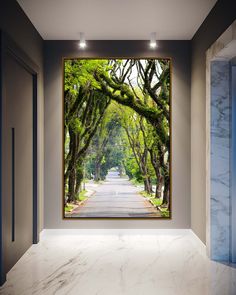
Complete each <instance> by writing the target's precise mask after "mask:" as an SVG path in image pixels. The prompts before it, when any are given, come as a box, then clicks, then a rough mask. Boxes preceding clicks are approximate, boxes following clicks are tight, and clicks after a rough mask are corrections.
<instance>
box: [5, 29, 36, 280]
mask: <svg viewBox="0 0 236 295" xmlns="http://www.w3.org/2000/svg"><path fill="white" fill-rule="evenodd" d="M6 55H10V56H11V57H13V58H14V59H15V60H16V61H17V62H18V63H19V64H20V65H21V66H23V67H24V68H25V69H26V70H27V71H28V72H29V73H30V74H31V75H32V79H33V80H32V85H33V93H32V97H33V102H32V105H33V110H32V114H33V159H32V161H33V191H32V196H33V208H32V212H33V220H32V222H33V232H32V244H37V243H38V242H39V230H38V224H39V221H38V218H39V214H38V213H39V212H38V208H39V206H38V149H37V143H38V110H37V104H38V89H37V84H38V74H39V67H38V66H37V65H36V64H35V63H34V62H33V61H32V60H31V59H30V58H29V57H28V55H27V54H25V52H24V51H22V49H21V48H20V47H19V46H18V45H17V44H15V42H14V41H13V40H12V39H11V38H10V37H9V36H8V35H7V34H6V33H5V32H3V31H0V286H1V285H3V284H4V282H5V281H6V271H5V269H4V236H3V225H4V218H5V214H4V208H3V206H2V201H3V195H2V157H3V155H2V143H3V138H2V128H3V101H4V99H5V90H4V87H5V86H4V85H5V83H4V82H5V81H4V70H5V58H4V57H5V56H6Z"/></svg>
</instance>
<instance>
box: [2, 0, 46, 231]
mask: <svg viewBox="0 0 236 295" xmlns="http://www.w3.org/2000/svg"><path fill="white" fill-rule="evenodd" d="M0 30H2V31H4V32H5V33H7V34H8V35H9V36H10V38H11V39H12V40H13V41H14V42H15V43H16V44H17V46H18V47H20V48H21V49H22V50H23V51H24V52H25V54H26V55H28V57H29V58H30V59H31V60H32V61H33V62H34V64H36V65H37V66H38V67H39V77H38V142H39V145H38V196H39V210H40V212H39V230H41V229H42V228H43V211H42V208H43V157H44V156H43V138H44V136H43V108H44V106H43V102H44V99H43V95H44V94H43V39H42V38H41V36H40V35H39V33H38V32H37V30H36V29H35V28H34V26H33V25H32V23H31V22H30V20H29V19H28V17H27V16H26V15H25V13H24V12H23V10H22V9H21V7H20V6H19V4H18V3H17V2H16V1H15V0H0Z"/></svg>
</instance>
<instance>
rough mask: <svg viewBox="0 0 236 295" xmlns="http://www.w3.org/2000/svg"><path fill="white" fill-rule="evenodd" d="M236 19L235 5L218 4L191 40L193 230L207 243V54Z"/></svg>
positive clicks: (222, 1) (221, 0) (230, 2)
mask: <svg viewBox="0 0 236 295" xmlns="http://www.w3.org/2000/svg"><path fill="white" fill-rule="evenodd" d="M235 18H236V1H235V0H219V1H218V2H217V3H216V5H215V6H214V8H213V9H212V10H211V12H210V13H209V15H208V16H207V18H206V19H205V21H204V22H203V24H202V25H201V27H200V28H199V30H198V31H197V32H196V34H195V36H194V37H193V39H192V72H191V228H192V229H193V231H194V232H195V233H196V234H197V235H198V237H199V238H200V239H201V240H202V241H203V242H204V243H205V241H206V194H205V188H206V101H205V99H206V51H207V49H208V48H209V47H210V46H211V45H212V44H213V43H214V42H215V41H216V40H217V39H218V37H219V36H220V35H221V34H222V33H223V32H224V31H225V30H226V29H227V28H228V27H229V25H230V24H231V23H232V22H233V21H234V20H235Z"/></svg>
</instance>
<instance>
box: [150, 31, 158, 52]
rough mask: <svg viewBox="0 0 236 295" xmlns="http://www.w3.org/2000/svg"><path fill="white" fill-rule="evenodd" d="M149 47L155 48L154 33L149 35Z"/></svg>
mask: <svg viewBox="0 0 236 295" xmlns="http://www.w3.org/2000/svg"><path fill="white" fill-rule="evenodd" d="M150 47H151V48H152V49H155V48H156V47H157V41H156V32H153V33H151V38H150Z"/></svg>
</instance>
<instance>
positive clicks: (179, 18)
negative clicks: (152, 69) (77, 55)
mask: <svg viewBox="0 0 236 295" xmlns="http://www.w3.org/2000/svg"><path fill="white" fill-rule="evenodd" d="M17 1H18V2H19V4H20V5H21V7H22V8H23V10H24V11H25V13H26V14H27V15H28V17H29V19H30V20H31V22H32V23H33V24H34V26H35V27H36V29H37V30H38V31H39V33H40V34H41V36H42V37H43V38H44V39H46V40H74V39H75V40H76V39H78V38H79V32H84V33H85V38H86V39H87V40H147V39H149V38H150V33H151V32H157V39H162V40H189V39H191V38H192V37H193V35H194V33H195V32H196V31H197V29H198V28H199V26H200V25H201V23H202V22H203V20H204V19H205V17H206V16H207V15H208V13H209V12H210V10H211V9H212V7H213V6H214V4H215V3H216V0H17Z"/></svg>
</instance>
